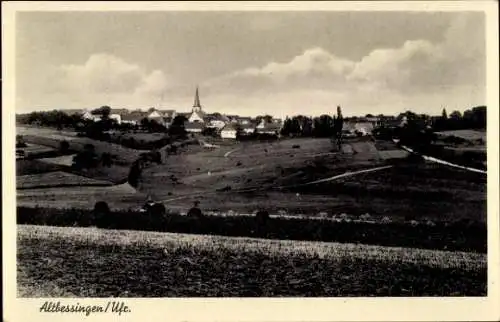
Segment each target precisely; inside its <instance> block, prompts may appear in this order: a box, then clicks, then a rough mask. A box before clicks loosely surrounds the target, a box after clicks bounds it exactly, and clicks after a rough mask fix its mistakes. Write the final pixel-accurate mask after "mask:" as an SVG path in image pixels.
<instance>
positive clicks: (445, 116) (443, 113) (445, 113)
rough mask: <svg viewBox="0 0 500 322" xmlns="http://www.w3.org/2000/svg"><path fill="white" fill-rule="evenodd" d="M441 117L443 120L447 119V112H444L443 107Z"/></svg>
mask: <svg viewBox="0 0 500 322" xmlns="http://www.w3.org/2000/svg"><path fill="white" fill-rule="evenodd" d="M441 118H442V119H443V120H447V119H448V113H447V112H446V109H445V108H443V112H441Z"/></svg>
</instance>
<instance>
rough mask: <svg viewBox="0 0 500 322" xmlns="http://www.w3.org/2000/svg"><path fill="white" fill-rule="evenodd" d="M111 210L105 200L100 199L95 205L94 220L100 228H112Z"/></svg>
mask: <svg viewBox="0 0 500 322" xmlns="http://www.w3.org/2000/svg"><path fill="white" fill-rule="evenodd" d="M110 214H111V211H110V210H109V206H108V204H107V203H106V202H105V201H98V202H96V204H95V205H94V218H95V219H94V221H95V224H96V226H97V227H99V228H112V227H111V226H112V222H111V220H110V219H111V218H110Z"/></svg>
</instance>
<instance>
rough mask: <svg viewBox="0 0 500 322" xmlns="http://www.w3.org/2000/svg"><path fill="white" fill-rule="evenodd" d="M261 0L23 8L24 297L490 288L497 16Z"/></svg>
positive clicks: (19, 78) (17, 97) (20, 254)
mask: <svg viewBox="0 0 500 322" xmlns="http://www.w3.org/2000/svg"><path fill="white" fill-rule="evenodd" d="M438 2H439V1H438ZM284 4H286V2H284ZM483 4H484V3H483ZM53 5H54V6H55V4H53ZM331 5H332V6H334V5H335V4H334V3H333V4H331ZM262 6H264V4H261V9H260V10H252V9H251V7H247V8H246V9H245V10H222V9H220V10H217V9H216V8H217V7H212V9H211V10H187V9H186V10H182V9H176V10H148V7H147V6H145V7H143V9H141V10H78V6H77V5H75V7H74V10H70V11H67V10H24V11H17V12H16V13H15V26H11V28H13V29H14V34H15V36H14V39H15V55H14V60H13V64H12V66H11V67H12V68H11V69H10V71H11V72H14V73H15V78H12V79H13V80H15V83H14V85H13V86H15V94H14V97H13V100H12V102H11V105H10V106H8V107H5V106H4V108H3V110H4V109H6V108H9V109H11V110H12V115H13V117H12V119H13V120H12V122H13V123H14V122H15V170H14V168H13V169H12V171H13V173H14V171H15V200H16V202H15V207H14V206H13V205H12V209H13V211H15V212H13V213H11V214H9V216H11V217H13V218H14V217H15V228H14V227H13V228H12V229H13V231H15V244H16V246H15V252H16V253H15V255H14V256H15V263H16V264H15V265H16V269H15V270H16V277H15V284H16V297H17V298H24V299H36V298H62V299H64V298H125V299H127V298H157V299H161V298H366V297H370V298H378V297H385V298H387V297H405V298H406V297H413V298H417V297H433V298H439V297H449V298H454V297H479V298H481V297H484V298H486V297H487V296H488V294H490V295H491V294H492V293H490V292H491V290H490V289H489V288H488V285H489V284H488V281H489V279H488V277H489V275H488V252H489V251H491V247H494V248H498V245H491V244H488V228H489V226H488V224H487V223H488V209H489V207H488V203H487V201H488V200H487V193H488V189H487V188H489V186H488V181H489V180H488V179H487V177H488V174H489V173H490V172H488V168H489V171H492V168H497V169H496V170H495V171H497V170H498V164H491V163H490V164H487V160H490V159H488V157H489V152H487V151H488V148H490V145H495V144H496V145H498V142H490V141H489V140H487V138H489V136H488V134H487V125H488V131H490V124H493V123H490V122H497V120H494V119H492V118H491V115H493V114H491V113H493V112H495V113H497V112H498V105H497V106H490V105H488V103H489V102H490V103H491V101H488V91H491V90H492V89H491V88H489V87H488V86H489V85H488V81H487V79H488V78H487V74H488V67H487V62H488V59H487V58H488V56H487V43H488V38H487V17H486V13H485V12H484V11H480V10H475V11H474V10H452V11H446V10H437V9H436V10H425V11H424V10H420V11H419V10H407V11H401V10H398V11H391V10H368V9H367V10H359V9H357V10H340V11H339V10H321V3H319V4H318V3H317V6H312V7H311V9H310V10H287V7H286V6H285V5H284V6H283V8H282V9H281V10H262ZM214 8H215V9H214ZM497 9H498V8H497ZM496 59H497V60H498V57H496ZM493 91H496V93H497V95H498V87H497V88H496V89H494V88H493ZM493 103H495V104H498V102H497V101H493ZM490 109H491V110H490ZM492 110H493V111H492ZM494 110H496V111H494ZM494 115H498V114H494ZM487 116H488V117H487ZM14 117H15V120H14ZM4 121H5V119H4ZM491 126H493V125H491ZM495 126H497V124H495ZM13 129H14V127H13ZM496 129H497V128H496ZM10 134H11V135H12V136H14V132H11V133H10ZM497 139H498V137H497ZM4 149H6V147H4ZM490 151H491V150H490ZM4 155H6V154H5V152H4ZM13 157H14V153H13V151H11V153H10V158H11V159H12V160H13ZM496 157H498V156H496ZM12 163H13V164H14V161H12ZM496 173H497V172H495V174H496ZM12 178H14V175H12ZM12 180H14V179H12ZM13 184H14V183H13ZM490 184H491V183H490ZM495 184H498V182H496V183H495ZM496 197H497V198H498V196H496ZM490 201H491V200H490ZM493 202H495V203H497V202H498V200H494V201H493ZM496 216H497V217H498V213H497V214H496ZM496 223H497V222H496ZM495 229H496V228H495ZM495 238H496V237H495ZM497 264H498V263H497ZM113 303H114V302H113ZM117 303H118V302H117ZM59 305H60V304H54V303H51V304H50V306H51V308H49V309H47V307H45V309H46V310H50V309H52V310H57V308H55V307H56V306H59ZM113 305H115V304H113ZM116 306H117V307H118V304H116ZM79 309H80V308H76V309H75V310H79ZM81 310H83V309H81ZM81 310H80V311H81ZM117 310H118V309H117ZM40 311H42V309H40ZM124 312H127V311H126V308H125V309H124Z"/></svg>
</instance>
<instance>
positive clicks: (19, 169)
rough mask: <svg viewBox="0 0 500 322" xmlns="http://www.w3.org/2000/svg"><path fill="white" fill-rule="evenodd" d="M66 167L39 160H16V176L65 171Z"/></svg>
mask: <svg viewBox="0 0 500 322" xmlns="http://www.w3.org/2000/svg"><path fill="white" fill-rule="evenodd" d="M63 169H64V166H61V165H58V164H51V163H46V162H42V161H39V160H26V159H25V160H22V159H21V160H16V176H25V175H33V174H39V173H48V172H52V171H60V170H63Z"/></svg>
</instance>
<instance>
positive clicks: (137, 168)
mask: <svg viewBox="0 0 500 322" xmlns="http://www.w3.org/2000/svg"><path fill="white" fill-rule="evenodd" d="M141 175H142V169H141V165H140V161H136V162H134V164H132V167H131V168H130V172H129V174H128V180H127V181H128V183H129V184H130V185H131V186H132V187H134V188H138V187H139V181H140V179H141Z"/></svg>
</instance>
